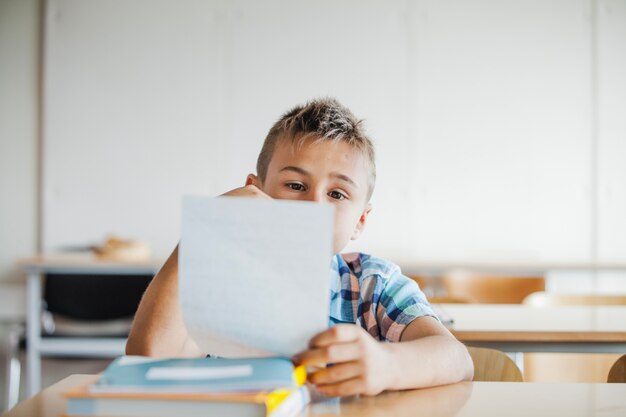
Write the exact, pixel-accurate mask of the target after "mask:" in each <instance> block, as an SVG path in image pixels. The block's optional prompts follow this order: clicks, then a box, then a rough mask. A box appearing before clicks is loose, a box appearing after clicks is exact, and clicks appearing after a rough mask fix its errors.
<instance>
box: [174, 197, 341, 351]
mask: <svg viewBox="0 0 626 417" xmlns="http://www.w3.org/2000/svg"><path fill="white" fill-rule="evenodd" d="M333 209H334V207H333V206H332V205H329V204H319V203H311V202H301V201H286V200H257V199H249V198H235V197H219V198H209V197H185V198H184V199H183V215H182V218H183V222H182V236H181V242H180V248H179V274H180V275H179V282H180V283H179V285H180V299H181V306H182V311H183V317H184V321H185V325H186V326H187V330H188V331H189V334H190V335H191V337H192V338H193V339H194V340H195V341H196V343H198V345H199V346H200V348H201V349H203V351H205V352H207V353H208V354H211V355H217V356H223V357H237V356H254V355H276V354H278V355H287V356H290V355H293V354H295V353H297V352H300V351H302V350H304V349H306V347H307V344H308V341H309V339H310V338H311V337H312V336H313V335H315V334H316V333H319V332H321V331H323V330H325V329H326V328H327V327H328V315H329V302H330V300H329V298H328V297H329V292H330V289H329V285H330V279H329V274H330V262H331V259H332V255H333V253H332V240H333Z"/></svg>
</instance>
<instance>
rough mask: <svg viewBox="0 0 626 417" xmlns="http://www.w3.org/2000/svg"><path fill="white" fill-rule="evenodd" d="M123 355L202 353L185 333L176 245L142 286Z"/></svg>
mask: <svg viewBox="0 0 626 417" xmlns="http://www.w3.org/2000/svg"><path fill="white" fill-rule="evenodd" d="M126 354H127V355H142V356H161V357H168V356H183V357H194V356H204V354H203V352H202V351H201V350H200V348H199V347H198V346H197V345H196V343H195V342H194V341H193V339H191V338H190V337H189V334H188V333H187V329H186V328H185V323H184V322H183V314H182V310H181V308H180V301H179V298H178V246H176V248H175V249H174V252H172V254H171V255H170V257H169V258H168V259H167V261H166V262H165V264H164V265H163V267H162V268H161V270H160V271H159V273H158V274H156V276H155V277H154V279H153V280H152V282H151V283H150V285H149V286H148V289H147V290H146V292H145V294H144V295H143V298H142V299H141V303H140V304H139V308H138V309H137V314H136V315H135V320H134V321H133V326H132V329H131V332H130V335H129V336H128V342H127V343H126Z"/></svg>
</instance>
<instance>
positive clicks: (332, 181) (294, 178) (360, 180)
mask: <svg viewBox="0 0 626 417" xmlns="http://www.w3.org/2000/svg"><path fill="white" fill-rule="evenodd" d="M313 142H314V140H312V139H311V140H306V141H305V142H304V143H303V144H302V146H301V147H296V146H295V145H293V144H292V143H291V142H290V141H285V140H279V141H278V143H276V147H275V149H274V154H273V156H272V159H271V161H270V164H269V166H268V168H267V174H266V177H265V181H264V182H263V183H261V182H260V179H259V178H257V177H256V176H253V175H251V176H249V178H248V180H249V181H250V182H252V183H254V184H256V185H257V186H259V188H261V190H262V191H263V192H265V193H266V194H268V195H269V196H270V197H272V198H277V199H283V200H307V201H316V202H321V203H330V204H333V205H334V206H335V230H334V238H333V250H334V252H335V253H338V252H339V251H341V250H342V249H343V248H344V247H345V246H346V244H347V243H348V240H350V239H356V238H357V237H358V236H359V235H360V233H361V231H362V230H363V227H364V226H365V222H366V220H367V216H368V214H369V212H370V210H371V206H370V204H369V203H368V201H367V197H368V192H369V182H368V167H367V162H366V160H365V158H364V156H363V154H362V153H361V152H360V151H359V150H358V149H356V148H355V147H353V146H351V145H349V144H347V143H345V142H341V141H338V142H334V141H321V142H319V143H316V144H314V143H313Z"/></svg>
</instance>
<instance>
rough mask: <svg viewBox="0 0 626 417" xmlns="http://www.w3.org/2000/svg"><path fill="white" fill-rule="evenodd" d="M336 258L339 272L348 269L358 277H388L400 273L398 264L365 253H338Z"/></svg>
mask: <svg viewBox="0 0 626 417" xmlns="http://www.w3.org/2000/svg"><path fill="white" fill-rule="evenodd" d="M336 258H337V264H338V270H339V273H340V274H343V273H345V272H348V271H349V272H350V273H352V274H353V275H355V276H356V277H357V278H359V279H362V278H366V277H372V276H377V277H379V278H382V279H389V278H391V277H392V276H394V275H396V274H400V267H399V266H398V265H396V264H394V263H393V262H391V261H388V260H386V259H383V258H379V257H377V256H373V255H370V254H367V253H362V252H352V253H340V254H338V255H337V256H336ZM346 269H347V270H348V271H346Z"/></svg>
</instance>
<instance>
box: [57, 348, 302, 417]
mask: <svg viewBox="0 0 626 417" xmlns="http://www.w3.org/2000/svg"><path fill="white" fill-rule="evenodd" d="M305 381H306V370H305V369H304V368H303V367H294V365H293V364H292V363H291V361H290V360H289V359H288V358H281V357H273V358H248V359H225V358H197V359H155V358H145V357H138V356H123V357H120V358H117V359H116V360H114V361H113V362H112V363H111V364H110V365H109V366H108V367H107V369H106V370H105V371H104V372H103V373H102V375H101V376H100V378H99V379H98V381H97V382H96V383H94V384H90V385H85V386H79V387H76V388H74V389H72V390H70V391H68V392H66V393H65V397H66V399H67V409H66V413H65V415H66V416H68V417H70V416H71V417H79V416H110V417H118V416H119V417H121V416H123V417H148V416H149V417H166V416H167V417H172V416H179V417H191V416H262V417H266V416H271V417H289V416H295V415H298V414H299V413H300V412H301V411H302V410H303V409H304V407H305V406H306V405H307V404H308V403H309V401H310V393H309V390H308V389H307V387H306V385H305Z"/></svg>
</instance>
